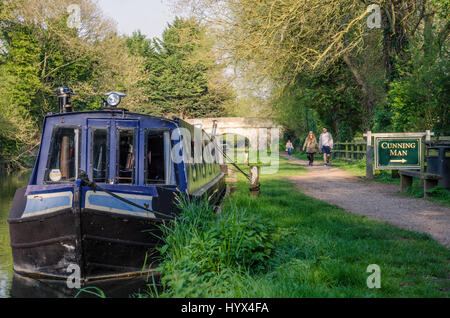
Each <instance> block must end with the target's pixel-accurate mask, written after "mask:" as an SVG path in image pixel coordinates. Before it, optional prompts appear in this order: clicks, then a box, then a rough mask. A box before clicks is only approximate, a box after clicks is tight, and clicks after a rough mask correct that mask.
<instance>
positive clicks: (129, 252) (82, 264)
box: [8, 178, 225, 281]
mask: <svg viewBox="0 0 450 318" xmlns="http://www.w3.org/2000/svg"><path fill="white" fill-rule="evenodd" d="M24 194H25V190H24V188H22V189H19V190H18V191H17V193H16V196H15V198H14V203H13V208H12V209H11V213H10V218H9V219H8V222H9V226H10V236H11V247H12V254H13V261H14V271H15V272H16V273H18V274H21V275H26V276H31V277H35V278H51V279H67V277H68V276H69V275H71V274H72V271H68V268H69V265H73V264H75V265H78V266H79V268H80V275H81V277H80V278H81V280H82V281H88V280H100V279H108V278H118V277H129V276H137V275H142V274H146V275H147V274H149V273H153V274H155V273H156V271H155V269H156V268H157V266H158V265H159V262H160V253H159V252H158V247H161V246H162V245H163V241H162V240H161V237H162V231H161V229H160V227H161V225H162V223H163V222H167V221H168V220H169V219H161V218H143V217H140V216H133V215H123V214H117V213H110V212H105V211H99V210H95V209H89V208H82V209H81V210H80V212H77V211H76V209H63V210H60V211H54V212H52V213H48V214H43V215H38V216H32V217H28V218H25V219H23V218H21V217H20V216H21V212H20V210H22V213H23V209H24V207H25V204H24V202H23V201H24V200H26V196H24ZM224 194H225V183H224V179H223V178H221V179H220V180H219V181H217V182H215V183H214V184H212V185H210V187H209V188H208V189H206V191H205V192H204V194H203V195H208V196H209V198H210V201H211V203H212V204H217V203H219V202H220V201H221V199H222V198H223V196H224ZM153 207H157V208H158V209H159V210H160V211H168V210H170V211H171V212H172V213H175V214H177V213H178V212H179V211H178V209H177V207H176V204H175V192H173V191H168V190H165V189H158V198H155V199H154V200H153Z"/></svg>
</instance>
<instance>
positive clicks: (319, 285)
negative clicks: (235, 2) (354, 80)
mask: <svg viewBox="0 0 450 318" xmlns="http://www.w3.org/2000/svg"><path fill="white" fill-rule="evenodd" d="M304 171H305V170H304V168H302V167H299V166H298V165H291V164H289V163H288V162H287V161H286V160H284V159H281V160H280V168H279V171H278V173H277V174H274V175H262V176H261V195H260V197H259V198H254V197H250V195H249V191H248V183H247V182H245V180H244V179H243V178H241V177H240V179H239V182H238V191H237V192H236V193H234V194H233V195H231V196H230V197H228V198H227V199H226V201H225V203H224V209H223V212H222V215H215V214H211V211H209V210H208V208H207V207H206V206H205V205H201V204H200V205H188V206H186V207H185V209H184V212H183V216H182V217H181V218H180V221H179V222H177V223H176V224H173V227H171V228H169V229H168V237H167V239H166V242H167V244H166V246H165V247H164V248H163V250H162V252H164V262H163V263H162V265H161V269H162V282H163V290H162V291H161V292H158V293H155V292H151V291H150V292H149V293H148V294H147V295H146V296H158V297H231V298H234V297H448V296H449V295H450V280H449V261H450V251H449V249H447V248H445V247H444V246H442V245H440V244H438V243H437V242H436V241H434V240H432V239H431V238H430V237H429V236H428V235H426V234H421V233H415V232H411V231H406V230H402V229H399V228H395V227H393V226H391V225H389V224H387V223H384V222H377V221H374V220H371V219H369V218H367V217H365V216H360V215H354V214H351V213H348V212H346V211H345V210H343V209H341V208H339V207H336V206H332V205H329V204H327V203H324V202H321V201H318V200H316V199H313V198H310V197H307V196H305V195H303V194H302V193H300V192H298V191H297V190H296V189H295V188H294V186H293V185H292V184H291V183H290V182H288V181H285V179H286V178H287V177H289V176H293V175H298V174H299V173H302V172H304ZM197 216H198V217H197ZM227 242H230V243H227ZM238 242H241V243H238ZM242 244H244V245H245V247H243V245H242ZM370 264H377V265H378V266H379V267H380V269H381V288H379V289H377V288H375V289H370V288H368V287H367V284H366V281H367V278H368V276H369V275H370V274H371V273H367V267H368V266H369V265H370Z"/></svg>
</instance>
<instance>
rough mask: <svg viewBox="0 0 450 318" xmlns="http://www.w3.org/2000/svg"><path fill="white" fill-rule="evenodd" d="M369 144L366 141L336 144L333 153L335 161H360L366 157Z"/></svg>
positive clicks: (359, 140)
mask: <svg viewBox="0 0 450 318" xmlns="http://www.w3.org/2000/svg"><path fill="white" fill-rule="evenodd" d="M366 149H367V143H366V142H365V141H364V139H362V138H360V139H355V140H353V141H350V142H336V143H335V144H334V148H333V151H332V156H333V158H334V159H344V160H360V159H362V158H364V156H365V155H366Z"/></svg>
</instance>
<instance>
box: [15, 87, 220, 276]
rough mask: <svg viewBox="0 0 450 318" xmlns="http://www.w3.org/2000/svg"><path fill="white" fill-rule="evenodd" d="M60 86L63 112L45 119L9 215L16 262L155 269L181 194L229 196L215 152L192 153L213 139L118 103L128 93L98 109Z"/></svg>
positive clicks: (32, 268)
mask: <svg viewBox="0 0 450 318" xmlns="http://www.w3.org/2000/svg"><path fill="white" fill-rule="evenodd" d="M57 94H58V100H59V109H60V111H59V113H55V114H52V113H50V114H47V116H46V117H45V119H44V122H43V128H42V137H41V143H40V147H39V152H38V156H37V158H36V162H35V166H34V169H33V172H32V174H31V177H30V181H29V184H28V186H26V187H23V188H21V189H18V190H17V192H16V193H15V196H14V201H13V204H12V207H11V210H10V215H9V218H8V223H9V229H10V238H11V248H12V256H13V267H14V271H15V272H16V273H18V274H20V275H26V276H31V277H38V278H44V279H45V278H48V279H67V277H69V275H71V274H72V273H73V268H74V267H73V265H76V266H78V267H77V268H79V275H80V278H81V281H82V282H83V281H88V280H96V279H108V278H120V277H128V276H133V275H140V274H142V271H143V268H147V270H148V271H153V270H154V269H155V268H156V267H157V261H158V255H159V254H158V250H157V248H158V247H160V246H161V245H162V241H161V230H160V226H161V224H162V223H164V222H167V221H168V220H172V219H173V218H174V217H176V215H177V214H178V213H179V212H180V211H179V208H178V205H177V202H176V198H177V196H178V195H180V194H185V195H189V196H190V197H192V198H203V197H205V196H207V198H208V200H209V201H210V202H211V204H213V205H218V204H219V203H220V201H221V199H222V198H223V196H224V194H225V189H226V186H225V182H224V173H222V171H221V168H220V165H219V163H218V152H215V148H214V147H212V148H211V147H210V148H211V149H212V151H210V158H209V160H206V158H205V156H202V157H203V159H201V160H200V161H199V160H194V155H193V154H194V152H196V151H197V149H198V147H200V148H199V149H200V152H201V151H202V149H205V148H206V146H207V145H206V144H207V143H208V140H210V139H208V138H209V136H208V135H207V134H206V133H205V132H204V131H202V130H201V129H200V128H198V127H194V126H192V125H190V124H188V123H186V122H185V121H183V120H181V119H179V118H176V117H174V118H172V119H167V118H161V117H155V116H150V115H144V114H137V113H132V112H129V111H127V110H125V109H121V108H118V107H117V106H118V104H119V103H120V100H121V99H122V98H123V97H125V94H122V93H116V92H111V93H107V94H106V95H107V96H108V97H107V99H103V98H102V105H103V108H102V109H101V110H97V111H80V112H76V111H73V107H72V104H71V102H70V99H71V95H73V93H72V92H71V90H70V89H69V88H68V87H62V88H59V89H58V90H57ZM180 128H181V129H180ZM180 130H181V131H187V132H188V134H187V135H191V136H194V135H196V134H197V135H199V134H200V135H201V136H202V138H201V141H200V142H197V141H196V140H194V141H191V140H189V139H188V138H187V137H186V136H185V134H181V133H179V131H180ZM192 139H194V138H192ZM213 148H214V149H213ZM177 156H178V157H177ZM211 159H212V160H211ZM146 273H147V271H146Z"/></svg>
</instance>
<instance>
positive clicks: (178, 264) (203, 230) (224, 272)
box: [159, 197, 274, 297]
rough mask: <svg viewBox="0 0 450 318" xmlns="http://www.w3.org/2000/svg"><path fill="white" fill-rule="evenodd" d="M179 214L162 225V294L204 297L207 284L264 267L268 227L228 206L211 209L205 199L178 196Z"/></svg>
mask: <svg viewBox="0 0 450 318" xmlns="http://www.w3.org/2000/svg"><path fill="white" fill-rule="evenodd" d="M179 205H180V207H181V208H182V211H183V212H182V213H181V215H180V217H179V218H178V219H177V220H175V221H173V222H171V223H170V224H168V225H164V226H163V233H164V241H165V245H164V246H163V247H162V248H161V249H160V252H161V253H162V257H163V259H162V263H161V264H160V266H159V271H160V272H161V283H162V285H163V290H164V293H165V294H168V295H170V296H176V297H183V296H184V295H191V296H192V295H196V296H206V294H205V293H206V292H207V286H210V285H214V286H216V285H217V284H218V283H220V281H223V278H224V277H229V276H235V275H238V274H239V273H244V272H255V271H259V270H261V269H263V268H264V263H265V261H266V260H267V259H268V257H269V256H270V254H271V252H272V249H273V245H272V243H271V242H272V239H271V237H272V234H273V230H274V228H273V225H272V224H270V223H268V222H266V221H265V220H263V219H261V218H260V217H258V216H256V215H253V214H251V213H249V212H248V211H247V210H245V209H242V208H237V207H235V206H232V207H231V208H228V209H226V210H224V211H222V213H221V214H216V213H214V210H213V209H212V207H210V206H209V205H208V203H207V201H206V200H202V201H191V200H190V199H187V198H185V197H183V198H180V200H179Z"/></svg>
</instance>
